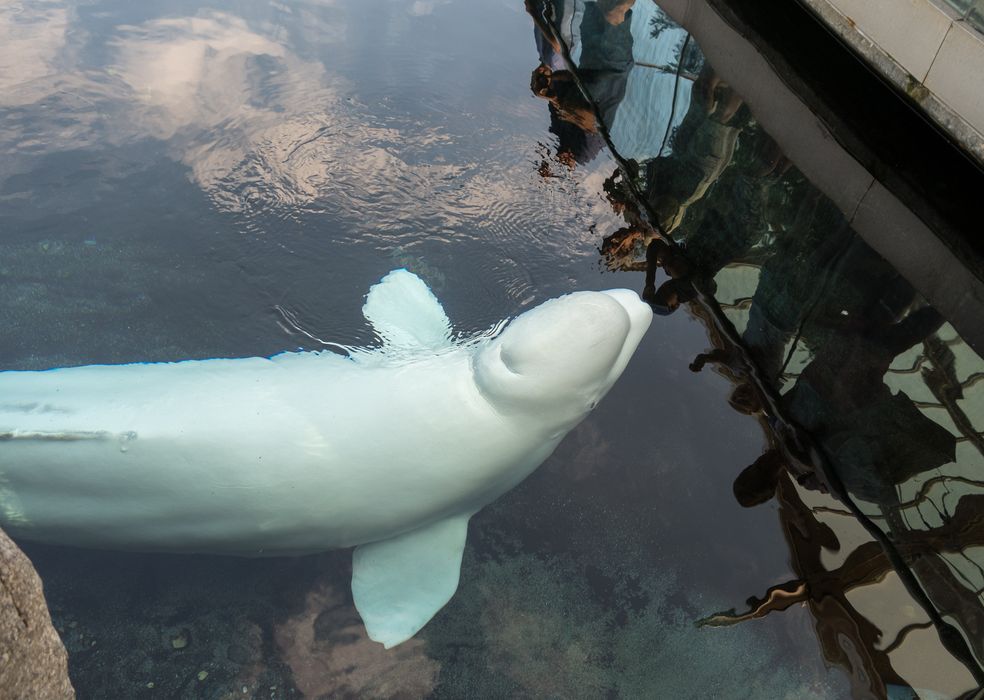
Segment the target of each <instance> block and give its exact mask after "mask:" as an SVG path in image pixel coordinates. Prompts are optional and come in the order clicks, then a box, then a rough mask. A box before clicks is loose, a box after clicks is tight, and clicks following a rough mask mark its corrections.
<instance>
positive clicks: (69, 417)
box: [0, 270, 651, 647]
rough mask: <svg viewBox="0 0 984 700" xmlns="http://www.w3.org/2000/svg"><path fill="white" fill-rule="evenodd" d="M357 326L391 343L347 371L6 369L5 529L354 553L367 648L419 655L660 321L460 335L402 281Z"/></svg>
mask: <svg viewBox="0 0 984 700" xmlns="http://www.w3.org/2000/svg"><path fill="white" fill-rule="evenodd" d="M363 311H364V313H365V316H366V318H367V319H368V320H369V321H370V322H371V323H372V324H373V327H374V328H375V330H376V333H377V334H378V335H379V336H380V338H381V339H382V340H383V343H382V346H381V347H380V348H378V349H375V350H358V351H354V352H352V353H351V354H350V356H349V357H344V356H342V355H338V354H335V353H329V352H291V353H284V354H281V355H277V356H275V357H272V358H259V357H252V358H245V359H215V360H194V361H185V362H175V363H157V364H129V365H96V366H86V367H72V368H62V369H55V370H47V371H41V372H26V371H25V372H22V371H7V372H0V525H2V527H3V528H5V529H7V530H9V531H10V532H11V533H12V534H14V535H15V536H18V537H21V538H23V539H28V540H35V541H42V542H51V543H58V544H68V545H77V546H85V547H99V548H117V549H129V550H143V551H180V552H211V553H221V554H236V555H245V556H264V555H285V554H304V553H313V552H321V551H325V550H328V549H332V548H338V547H350V546H357V548H356V550H355V553H354V555H353V575H352V589H353V595H354V599H355V603H356V606H357V608H358V610H359V612H360V614H361V615H362V617H363V620H364V621H365V624H366V629H367V631H368V632H369V635H370V636H371V637H372V638H373V639H375V640H377V641H380V642H382V643H383V644H385V645H386V646H388V647H389V646H392V645H394V644H398V643H400V642H402V641H405V640H406V639H408V638H410V637H411V636H413V635H414V634H415V633H416V632H417V631H418V630H419V629H420V628H421V627H422V626H423V625H424V624H426V622H427V621H428V620H429V619H430V618H431V617H432V616H433V615H434V614H435V613H436V612H437V611H438V610H439V609H440V608H441V607H442V606H443V605H444V604H445V603H446V602H447V601H448V600H450V598H451V596H452V595H453V594H454V591H455V589H456V588H457V585H458V576H459V570H460V565H461V557H462V551H463V549H464V543H465V535H466V531H467V524H468V519H469V518H470V517H471V516H472V515H473V514H474V513H475V512H477V511H478V510H479V509H481V508H482V507H483V506H485V505H486V504H488V503H490V502H491V501H493V500H495V499H496V498H497V497H498V496H500V495H501V494H503V493H505V492H506V491H508V490H509V489H510V488H512V487H513V486H515V485H516V484H518V483H519V482H520V481H522V480H523V479H524V478H525V477H526V476H527V475H529V474H530V472H532V471H533V470H534V469H535V468H536V467H537V466H539V465H540V464H541V463H542V462H543V461H544V460H545V459H546V458H547V457H548V456H549V455H550V453H551V452H553V450H554V448H555V447H556V446H557V444H558V443H559V442H560V440H561V439H562V438H563V437H564V435H565V434H566V433H567V432H568V431H570V430H571V428H573V427H574V426H575V425H576V424H577V423H578V422H579V421H580V420H581V419H582V418H584V417H585V416H586V415H587V413H588V412H589V411H590V410H591V409H592V408H593V407H594V405H595V404H596V403H597V401H598V400H599V399H600V398H601V397H602V396H603V395H604V394H605V393H606V392H607V391H608V390H609V388H611V386H612V384H613V383H614V382H615V380H616V379H617V378H618V377H619V375H620V374H621V373H622V370H623V369H624V368H625V366H626V364H627V363H628V361H629V358H630V357H631V355H632V353H633V352H634V351H635V349H636V346H637V345H638V344H639V341H640V340H641V338H642V336H643V334H644V333H645V331H646V329H647V328H648V326H649V323H650V320H651V311H650V310H649V307H648V306H647V305H646V304H644V303H643V302H641V301H640V300H639V297H638V296H637V295H636V294H634V293H633V292H630V291H628V290H611V291H607V292H577V293H574V294H569V295H567V296H564V297H560V298H557V299H553V300H550V301H547V302H545V303H543V304H541V305H540V306H538V307H536V308H534V309H532V310H530V311H527V312H526V313H524V314H522V315H521V316H519V317H517V318H516V319H514V320H512V321H511V322H510V323H509V324H508V325H507V326H506V327H505V328H504V329H503V330H502V331H501V332H499V333H498V334H497V335H495V336H489V337H483V338H480V339H473V340H470V341H454V340H452V333H451V325H450V323H449V321H448V318H447V316H446V315H445V313H444V310H443V309H442V308H441V306H440V304H439V303H438V301H437V299H436V298H435V297H434V296H433V294H432V293H431V292H430V290H429V289H428V288H427V287H426V285H425V284H424V283H423V282H422V281H421V280H420V279H419V278H417V277H416V276H414V275H413V274H411V273H409V272H407V271H405V270H398V271H394V272H391V273H390V274H389V275H387V276H386V277H385V278H384V279H383V280H382V282H380V283H379V284H376V285H375V286H373V287H372V289H371V290H370V293H369V295H368V297H367V299H366V304H365V307H364V309H363Z"/></svg>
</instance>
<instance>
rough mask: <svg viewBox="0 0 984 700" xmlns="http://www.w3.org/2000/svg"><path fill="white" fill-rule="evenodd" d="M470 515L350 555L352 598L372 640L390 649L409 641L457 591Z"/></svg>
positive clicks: (365, 545) (456, 517)
mask: <svg viewBox="0 0 984 700" xmlns="http://www.w3.org/2000/svg"><path fill="white" fill-rule="evenodd" d="M469 517H470V516H468V515H457V516H453V517H450V518H445V519H444V520H439V521H437V522H436V523H432V524H430V525H426V526H424V527H420V528H417V529H416V530H411V531H410V532H406V533H404V534H402V535H398V536H397V537H392V538H390V539H388V540H382V541H379V542H372V543H370V544H363V545H360V546H358V547H356V548H355V552H354V553H353V555H352V597H353V598H354V600H355V607H356V608H357V609H358V610H359V614H360V615H362V621H363V622H364V623H365V625H366V631H367V632H368V633H369V637H370V638H372V639H374V640H375V641H377V642H381V643H382V644H383V645H384V646H385V647H386V648H387V649H389V648H390V647H392V646H395V645H397V644H400V643H401V642H405V641H406V640H408V639H410V637H412V636H413V635H415V634H416V633H417V632H418V631H419V630H420V628H421V627H423V626H424V625H426V624H427V622H428V621H429V620H430V619H431V618H432V617H434V615H435V614H436V613H437V611H438V610H440V609H441V608H443V607H444V604H445V603H447V602H448V601H449V600H451V596H453V595H454V592H455V590H457V588H458V577H459V576H460V574H461V557H462V554H463V552H464V550H465V537H466V536H467V534H468V518H469Z"/></svg>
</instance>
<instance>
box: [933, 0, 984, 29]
mask: <svg viewBox="0 0 984 700" xmlns="http://www.w3.org/2000/svg"><path fill="white" fill-rule="evenodd" d="M942 2H944V3H946V4H947V5H949V6H950V7H952V8H953V9H954V10H956V11H957V12H958V13H959V15H960V18H961V19H962V20H964V21H965V22H966V23H967V24H969V25H970V26H972V27H974V28H975V29H977V30H978V31H980V32H984V0H942Z"/></svg>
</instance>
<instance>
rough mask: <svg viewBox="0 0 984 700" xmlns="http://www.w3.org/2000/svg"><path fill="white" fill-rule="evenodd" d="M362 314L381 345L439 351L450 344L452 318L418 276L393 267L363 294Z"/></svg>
mask: <svg viewBox="0 0 984 700" xmlns="http://www.w3.org/2000/svg"><path fill="white" fill-rule="evenodd" d="M362 313H363V315H364V316H365V317H366V320H368V321H369V322H370V323H371V324H372V327H373V329H374V330H375V331H376V334H377V335H378V336H379V337H380V338H381V339H382V341H383V344H384V346H386V347H390V348H394V347H396V348H404V349H427V350H439V349H441V348H446V347H448V346H449V345H451V321H449V320H448V316H447V314H445V313H444V309H443V308H442V307H441V303H440V302H439V301H438V300H437V297H435V296H434V293H433V292H432V291H431V290H430V288H429V287H428V286H427V285H426V284H425V283H424V281H423V280H422V279H420V278H419V277H417V275H415V274H413V273H412V272H409V271H408V270H393V271H392V272H390V273H389V274H388V275H386V276H385V277H384V278H383V279H382V280H380V281H379V282H378V283H377V284H374V285H373V286H372V288H371V289H370V290H369V295H368V296H367V297H366V303H365V305H364V306H363V307H362Z"/></svg>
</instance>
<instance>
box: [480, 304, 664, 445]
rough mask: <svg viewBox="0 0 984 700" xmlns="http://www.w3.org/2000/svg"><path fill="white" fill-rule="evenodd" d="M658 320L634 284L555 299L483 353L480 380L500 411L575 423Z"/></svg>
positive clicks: (561, 425)
mask: <svg viewBox="0 0 984 700" xmlns="http://www.w3.org/2000/svg"><path fill="white" fill-rule="evenodd" d="M651 320H652V311H651V310H650V308H649V306H648V305H647V304H645V303H643V302H642V301H641V300H640V299H639V296H638V295H637V294H635V293H634V292H631V291H629V290H627V289H612V290H608V291H604V292H575V293H573V294H568V295H566V296H563V297H559V298H556V299H551V300H550V301H547V302H544V303H543V304H540V305H539V306H537V307H536V308H534V309H531V310H530V311H527V312H526V313H524V314H522V315H521V316H519V317H517V318H515V319H513V320H512V321H511V322H510V323H509V325H507V326H506V327H505V329H503V331H502V332H501V333H499V334H498V335H497V336H496V337H495V338H493V339H491V340H490V341H489V342H488V343H487V344H485V345H484V346H483V347H482V348H481V349H480V350H479V351H478V353H477V354H476V356H475V359H474V369H475V379H476V382H477V384H478V387H479V389H480V390H481V391H482V393H483V394H484V395H485V396H486V398H487V399H488V400H489V401H490V402H491V403H492V404H493V405H494V406H495V407H496V408H498V409H499V410H503V411H509V412H512V411H529V412H533V413H535V414H536V415H537V416H538V417H539V418H540V420H541V421H542V422H546V423H548V424H550V429H557V428H560V429H563V428H569V427H572V426H573V425H574V424H575V423H577V422H578V421H580V420H581V419H582V418H583V417H584V416H585V415H586V414H587V413H588V412H589V411H591V409H592V408H594V407H595V405H596V404H597V403H598V401H600V400H601V398H602V397H603V396H604V395H605V394H606V393H607V392H608V390H609V389H610V388H611V387H612V385H613V384H614V383H615V381H616V380H617V379H618V378H619V376H620V375H621V374H622V370H624V369H625V366H626V365H627V364H628V362H629V359H630V358H631V357H632V353H633V352H635V349H636V347H637V346H638V345H639V341H640V340H642V336H643V334H645V332H646V329H647V328H648V327H649V323H650V321H651Z"/></svg>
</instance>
